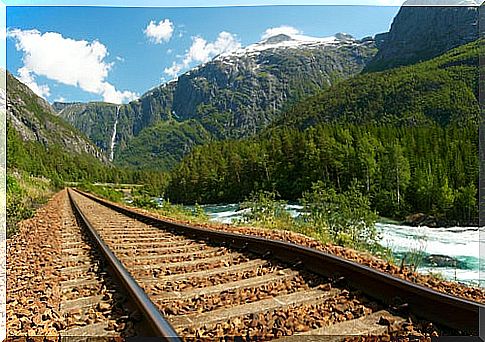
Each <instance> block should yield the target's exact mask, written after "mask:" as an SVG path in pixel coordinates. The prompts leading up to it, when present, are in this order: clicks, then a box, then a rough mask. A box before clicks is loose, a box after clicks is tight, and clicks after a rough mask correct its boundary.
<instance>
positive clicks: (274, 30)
mask: <svg viewBox="0 0 485 342" xmlns="http://www.w3.org/2000/svg"><path fill="white" fill-rule="evenodd" d="M302 33H303V32H301V31H300V30H298V29H297V28H294V27H292V26H287V25H282V26H278V27H271V28H269V29H267V30H266V31H264V33H263V34H262V35H261V39H267V38H269V37H273V36H276V35H278V34H286V35H289V36H291V35H296V34H302Z"/></svg>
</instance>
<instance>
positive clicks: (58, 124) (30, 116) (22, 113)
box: [6, 72, 123, 184]
mask: <svg viewBox="0 0 485 342" xmlns="http://www.w3.org/2000/svg"><path fill="white" fill-rule="evenodd" d="M6 103H7V166H8V169H9V170H21V171H25V172H27V174H30V175H34V176H44V177H47V178H49V179H52V180H54V181H56V182H58V181H61V180H66V181H67V180H70V181H80V180H96V181H97V180H105V181H109V180H114V179H116V178H119V177H120V175H121V174H123V172H122V171H119V170H116V169H115V168H114V167H112V166H111V165H109V163H108V161H107V158H106V157H105V155H104V154H103V153H102V152H101V151H100V150H99V149H98V148H97V147H96V146H94V145H93V144H92V143H91V142H90V141H89V140H88V139H87V138H86V137H85V136H84V135H83V134H82V133H80V132H79V131H78V130H76V129H75V128H73V127H72V126H70V125H69V124H68V123H67V122H65V121H64V120H62V119H61V118H59V117H57V116H56V115H55V111H54V109H53V108H52V107H51V106H50V105H49V104H48V103H47V102H46V101H45V100H43V99H42V98H40V97H38V96H37V95H36V94H34V93H33V92H32V91H31V90H30V89H29V88H28V87H27V86H26V85H24V84H23V83H21V82H20V81H18V80H17V79H16V78H15V77H13V76H12V75H11V74H10V73H8V72H7V94H6ZM56 184H57V183H56Z"/></svg>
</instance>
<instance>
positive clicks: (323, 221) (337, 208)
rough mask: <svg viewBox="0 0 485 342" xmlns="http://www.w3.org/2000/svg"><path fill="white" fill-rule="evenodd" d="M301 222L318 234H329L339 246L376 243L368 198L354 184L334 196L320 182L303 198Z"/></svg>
mask: <svg viewBox="0 0 485 342" xmlns="http://www.w3.org/2000/svg"><path fill="white" fill-rule="evenodd" d="M301 202H302V204H303V211H304V212H305V213H306V215H304V216H303V220H304V222H305V223H306V224H308V225H311V226H312V227H314V229H315V230H316V231H317V233H318V234H321V235H325V234H328V235H329V236H330V238H331V240H332V241H333V242H335V243H337V244H339V245H343V246H352V247H355V248H358V247H361V246H371V245H374V244H376V243H377V240H378V236H377V232H376V229H375V223H376V221H377V218H378V216H377V214H376V213H375V212H374V211H372V210H371V209H370V200H369V198H368V196H366V195H363V194H362V192H361V191H360V189H359V186H358V185H357V183H355V182H354V183H352V185H351V186H350V188H349V189H348V190H347V191H345V192H341V193H337V192H336V191H335V189H333V188H327V187H326V185H325V184H324V183H323V182H321V181H319V182H316V183H313V185H312V189H311V191H308V192H305V193H304V194H303V198H302V201H301Z"/></svg>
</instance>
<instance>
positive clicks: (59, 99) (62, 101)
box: [54, 96, 66, 103]
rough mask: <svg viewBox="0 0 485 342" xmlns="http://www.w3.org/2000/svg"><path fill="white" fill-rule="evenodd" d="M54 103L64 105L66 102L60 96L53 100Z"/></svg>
mask: <svg viewBox="0 0 485 342" xmlns="http://www.w3.org/2000/svg"><path fill="white" fill-rule="evenodd" d="M54 102H61V103H65V102H66V99H65V98H64V97H62V96H59V97H58V98H56V99H55V100H54Z"/></svg>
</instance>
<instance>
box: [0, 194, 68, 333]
mask: <svg viewBox="0 0 485 342" xmlns="http://www.w3.org/2000/svg"><path fill="white" fill-rule="evenodd" d="M64 196H66V192H65V191H61V192H59V193H57V194H56V195H54V197H52V198H51V200H50V201H49V202H48V203H47V204H46V205H45V206H43V207H41V208H39V209H38V210H37V212H36V214H35V215H34V217H33V218H31V219H28V220H24V221H22V222H19V224H18V228H19V229H18V233H17V234H15V235H14V236H13V237H12V238H10V239H8V240H7V336H26V335H27V334H28V335H29V336H34V335H42V336H53V337H54V336H56V335H57V331H58V330H60V329H62V327H63V325H64V324H63V319H62V314H61V310H60V302H61V297H60V286H59V283H60V277H61V274H60V267H59V266H60V265H61V261H62V257H61V254H62V249H61V234H60V232H61V227H62V213H61V211H60V210H59V208H60V207H61V205H62V201H63V198H65V197H64Z"/></svg>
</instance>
